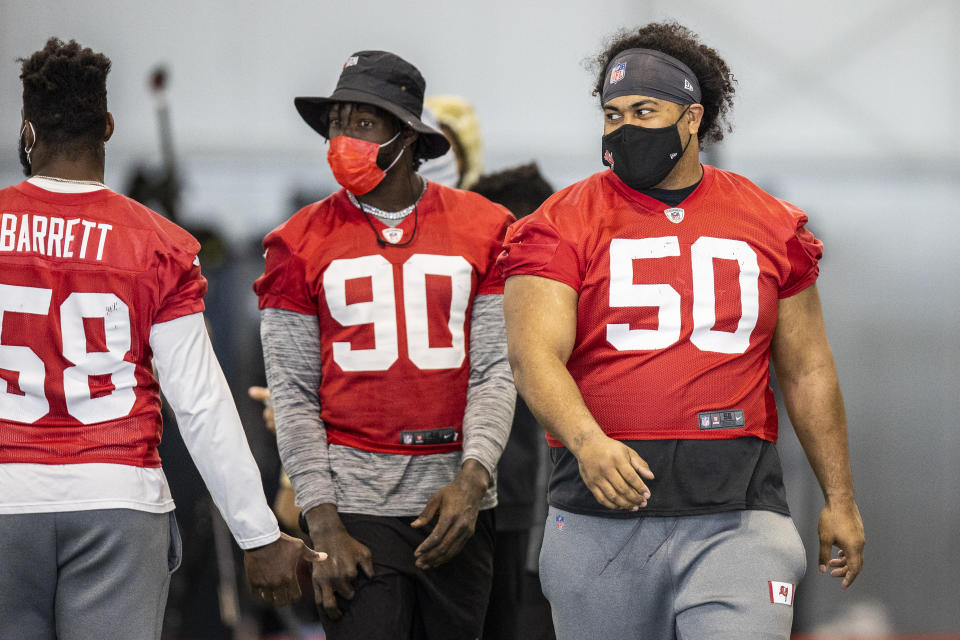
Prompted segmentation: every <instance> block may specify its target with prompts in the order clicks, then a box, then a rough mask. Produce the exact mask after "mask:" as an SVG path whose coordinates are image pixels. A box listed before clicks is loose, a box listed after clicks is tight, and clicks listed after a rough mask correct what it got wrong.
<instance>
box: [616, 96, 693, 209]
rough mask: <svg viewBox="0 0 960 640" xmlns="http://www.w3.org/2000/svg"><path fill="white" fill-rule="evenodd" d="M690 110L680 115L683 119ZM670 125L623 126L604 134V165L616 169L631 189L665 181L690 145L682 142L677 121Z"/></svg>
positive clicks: (688, 140)
mask: <svg viewBox="0 0 960 640" xmlns="http://www.w3.org/2000/svg"><path fill="white" fill-rule="evenodd" d="M686 113H687V110H686V109H684V110H683V113H681V114H680V118H683V116H684V114H686ZM680 118H677V121H676V122H674V123H673V124H672V125H670V126H669V127H657V128H648V127H638V126H637V125H633V124H625V125H622V126H621V127H620V128H619V129H617V130H616V131H612V132H610V133H608V134H607V135H605V136H603V142H602V147H603V164H605V165H606V166H608V167H610V168H611V169H613V172H614V173H615V174H617V177H618V178H620V179H621V180H623V182H624V183H625V184H626V185H627V186H628V187H630V188H631V189H636V190H637V191H642V190H644V189H649V188H650V187H652V186H654V185H656V184H659V183H661V182H663V180H664V178H666V177H667V176H668V175H669V174H670V172H671V171H673V167H674V166H676V164H677V162H679V161H680V158H681V157H682V156H683V153H684V152H685V151H686V150H687V146H688V145H689V144H690V140H692V139H693V134H690V137H689V138H687V144H686V145H684V144H683V143H682V142H681V141H680V133H679V132H678V131H677V122H680Z"/></svg>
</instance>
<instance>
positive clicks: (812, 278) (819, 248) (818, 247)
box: [779, 209, 823, 299]
mask: <svg viewBox="0 0 960 640" xmlns="http://www.w3.org/2000/svg"><path fill="white" fill-rule="evenodd" d="M792 214H793V221H794V232H793V234H792V235H791V236H790V237H789V238H788V239H787V243H786V250H787V260H788V261H789V263H790V272H789V273H788V275H787V279H786V280H785V281H784V282H783V284H782V285H781V287H780V292H779V297H780V298H781V299H782V298H789V297H790V296H793V295H796V294H798V293H800V292H801V291H803V290H804V289H806V288H807V287H809V286H810V285H812V284H813V283H814V282H816V280H817V276H819V275H820V258H821V257H822V256H823V243H822V242H820V240H819V239H818V238H816V237H815V236H814V235H813V234H812V233H810V231H808V230H807V227H806V224H807V216H806V214H804V213H803V212H802V211H800V210H799V209H794V210H793V211H792Z"/></svg>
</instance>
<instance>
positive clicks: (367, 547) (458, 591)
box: [254, 51, 515, 640]
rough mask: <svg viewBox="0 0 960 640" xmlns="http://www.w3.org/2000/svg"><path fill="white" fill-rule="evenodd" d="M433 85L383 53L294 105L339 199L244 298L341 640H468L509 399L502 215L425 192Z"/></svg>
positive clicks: (486, 581) (467, 199)
mask: <svg viewBox="0 0 960 640" xmlns="http://www.w3.org/2000/svg"><path fill="white" fill-rule="evenodd" d="M424 88H425V83H424V81H423V78H422V77H421V76H420V73H419V72H418V71H417V70H416V68H415V67H413V66H412V65H410V64H409V63H407V62H406V61H404V60H402V59H400V58H399V57H397V56H395V55H394V54H391V53H387V52H382V51H361V52H359V53H356V54H354V55H353V56H351V57H350V58H348V59H347V62H346V64H345V65H344V68H343V72H342V74H341V76H340V79H339V82H338V84H337V89H336V91H335V92H334V93H333V95H331V96H330V97H326V98H297V99H296V102H295V104H296V106H297V109H298V110H299V112H300V114H301V116H303V118H304V120H306V122H307V123H308V124H309V125H310V126H312V127H313V128H314V129H315V130H316V131H317V132H319V133H320V134H321V135H323V136H324V137H326V138H328V139H329V140H330V149H329V153H328V161H329V164H330V168H331V169H332V171H333V174H334V177H335V178H336V179H337V181H338V182H339V183H340V184H341V186H343V187H344V188H343V189H342V190H341V191H339V192H337V193H335V194H333V195H332V196H330V197H328V198H326V199H324V200H322V201H320V202H317V203H314V204H312V205H309V206H307V207H305V208H304V209H302V210H301V211H299V212H298V213H297V214H295V215H294V216H293V217H292V218H290V219H289V220H288V221H287V222H285V223H284V224H282V225H281V226H280V227H278V228H277V229H275V230H274V231H273V232H271V233H270V234H269V235H268V236H267V237H266V239H265V240H264V246H265V248H266V250H267V253H266V268H265V270H264V274H263V276H262V277H261V278H260V279H258V280H257V282H256V284H255V286H254V288H255V290H256V292H257V294H258V296H259V298H260V308H261V337H262V342H263V349H264V358H265V361H266V367H267V380H268V383H269V385H270V389H271V397H272V402H273V406H274V410H275V415H276V423H277V439H278V445H279V449H280V456H281V458H282V460H283V463H284V468H285V470H286V471H287V473H288V475H289V476H290V479H291V482H292V484H293V487H294V490H295V492H296V496H297V502H298V504H299V505H300V507H301V508H302V510H303V513H304V521H305V522H304V523H303V524H304V525H305V526H306V528H307V529H308V530H309V535H310V537H311V539H312V540H313V542H314V545H315V546H316V547H317V548H321V547H322V548H323V549H325V550H326V549H331V550H332V553H331V558H330V560H329V563H328V565H327V567H326V568H325V570H324V571H316V572H314V575H313V579H314V584H315V587H316V592H317V603H318V604H319V605H322V609H321V616H322V620H323V625H324V630H325V631H326V634H327V637H328V638H331V640H336V639H337V638H372V639H375V638H395V637H409V634H410V633H411V630H413V629H415V628H416V629H418V633H420V634H421V635H422V636H425V637H430V638H444V639H449V638H461V637H462V638H465V639H466V638H476V637H478V636H479V635H480V633H481V629H482V625H483V616H484V611H485V608H486V602H487V598H488V595H489V589H490V580H491V576H492V554H493V544H492V540H493V522H492V514H491V511H490V509H491V508H492V507H493V506H495V504H496V494H495V483H494V480H495V477H494V474H495V469H496V465H497V461H498V459H499V457H500V453H501V452H502V450H503V447H504V445H505V443H506V440H507V437H508V433H509V427H510V422H511V419H512V414H513V406H514V399H515V391H514V388H513V383H512V380H511V378H510V372H509V366H508V365H507V362H506V336H505V329H504V326H503V311H502V293H503V281H502V280H501V279H500V278H499V277H498V276H497V275H496V273H495V270H494V263H495V260H496V257H497V254H498V253H499V248H500V243H501V241H502V238H503V235H504V233H505V230H506V227H507V226H508V225H509V223H510V222H511V221H512V219H513V218H512V216H511V215H510V214H509V212H507V210H506V209H504V208H503V207H500V206H499V205H495V204H493V203H491V202H489V201H487V200H485V199H484V198H482V197H480V196H479V195H476V194H473V193H468V192H464V191H459V190H457V189H451V188H448V187H443V186H441V185H438V184H435V183H432V182H428V181H427V180H425V179H424V178H422V177H421V176H420V175H418V174H417V172H416V168H417V166H418V165H419V163H420V161H421V160H423V159H428V158H433V157H437V156H440V155H442V154H443V153H445V152H446V151H447V149H448V147H449V145H448V143H447V141H446V139H445V138H444V137H443V135H442V134H441V133H440V132H438V131H436V130H435V129H433V128H431V127H429V126H427V125H426V124H424V123H423V122H422V120H421V118H420V116H421V110H422V106H423V92H424Z"/></svg>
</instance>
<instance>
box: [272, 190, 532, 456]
mask: <svg viewBox="0 0 960 640" xmlns="http://www.w3.org/2000/svg"><path fill="white" fill-rule="evenodd" d="M512 221H513V217H512V216H511V214H510V213H509V212H508V211H507V210H506V209H505V208H503V207H501V206H499V205H496V204H493V203H491V202H489V201H488V200H486V199H484V198H483V197H481V196H479V195H477V194H474V193H470V192H466V191H460V190H457V189H451V188H448V187H444V186H442V185H438V184H436V183H433V182H430V183H428V186H427V189H426V191H425V193H424V195H423V197H422V198H421V200H420V202H419V203H418V205H417V207H416V209H415V211H414V212H413V213H411V214H409V215H408V216H407V217H406V218H405V219H404V220H403V221H402V222H401V223H400V224H399V225H397V226H396V227H388V226H386V225H384V224H382V223H381V222H380V221H379V220H377V219H375V218H373V217H372V216H371V217H367V216H365V214H364V213H363V212H362V211H361V210H360V209H358V208H357V207H356V206H355V205H354V204H353V203H351V202H350V200H349V198H348V196H347V193H346V191H344V190H341V191H339V192H337V193H335V194H333V195H332V196H330V197H328V198H326V199H324V200H322V201H320V202H317V203H314V204H312V205H310V206H308V207H306V208H304V209H302V210H300V211H299V212H298V213H296V214H295V215H294V216H293V217H292V218H290V219H289V220H288V221H287V222H285V223H284V224H283V225H281V226H280V227H278V228H277V229H276V230H274V231H273V232H271V233H270V234H269V235H268V236H267V237H266V239H265V240H264V247H265V248H266V267H265V270H264V274H263V276H261V277H260V278H259V279H258V280H257V282H256V284H255V285H254V289H255V291H256V292H257V295H258V296H259V299H260V308H261V309H264V308H276V309H284V310H287V311H294V312H297V313H302V314H308V315H314V316H317V320H318V324H319V330H320V338H321V360H322V363H321V380H322V382H321V385H320V389H319V393H320V404H321V417H322V419H323V420H324V423H325V425H326V428H327V438H328V441H329V442H330V443H332V444H341V445H347V446H351V447H355V448H358V449H364V450H367V451H378V452H383V453H415V454H429V453H440V452H446V451H454V450H457V449H459V448H460V442H459V440H460V430H461V423H462V420H463V412H464V407H465V404H466V388H467V383H468V379H469V354H468V347H469V344H470V315H471V311H472V305H473V300H474V297H475V296H478V295H485V294H502V293H503V281H502V279H501V278H500V277H499V275H498V274H497V271H496V269H495V262H496V257H497V255H498V254H499V252H500V246H501V242H502V240H503V237H504V234H505V232H506V228H507V226H508V225H509V224H510V223H511V222H512ZM451 428H452V429H453V430H454V431H455V433H456V434H457V436H456V441H454V442H452V443H446V444H436V445H420V446H417V445H415V444H414V445H412V446H411V445H410V443H405V442H404V441H403V440H402V436H401V432H403V431H417V430H433V429H451Z"/></svg>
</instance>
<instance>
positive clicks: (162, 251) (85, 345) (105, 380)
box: [0, 182, 207, 467]
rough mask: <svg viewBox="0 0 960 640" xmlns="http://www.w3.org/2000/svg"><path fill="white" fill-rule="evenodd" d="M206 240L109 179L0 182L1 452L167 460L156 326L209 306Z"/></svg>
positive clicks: (67, 458)
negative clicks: (85, 183)
mask: <svg viewBox="0 0 960 640" xmlns="http://www.w3.org/2000/svg"><path fill="white" fill-rule="evenodd" d="M199 248H200V247H199V245H198V244H197V242H196V240H194V239H193V238H192V237H191V236H190V235H189V234H188V233H187V232H186V231H184V230H182V229H180V228H179V227H177V226H176V225H175V224H173V223H172V222H169V221H168V220H166V219H164V218H162V217H161V216H159V215H157V214H156V213H154V212H152V211H150V210H149V209H147V208H146V207H144V206H142V205H140V204H138V203H137V202H135V201H133V200H131V199H129V198H127V197H125V196H122V195H119V194H117V193H114V192H112V191H110V190H107V189H100V190H97V191H92V192H88V193H53V192H50V191H46V190H44V189H40V188H39V187H36V186H34V185H32V184H30V183H28V182H23V183H21V184H19V185H15V186H12V187H8V188H6V189H3V190H0V463H10V462H26V463H43V464H70V463H86V462H106V463H115V464H126V465H134V466H142V467H159V466H160V458H159V456H158V455H157V445H158V444H159V442H160V434H161V421H160V396H159V392H158V386H157V382H156V379H155V378H154V375H153V369H152V356H151V351H150V344H149V339H150V328H151V327H152V326H153V325H154V324H157V323H161V322H166V321H168V320H173V319H175V318H178V317H181V316H185V315H188V314H193V313H198V312H200V311H203V294H204V292H205V291H206V286H207V285H206V281H205V280H204V278H203V276H201V275H200V267H199V263H198V262H197V260H196V256H197V251H198V250H199Z"/></svg>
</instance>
